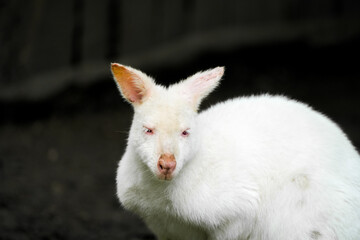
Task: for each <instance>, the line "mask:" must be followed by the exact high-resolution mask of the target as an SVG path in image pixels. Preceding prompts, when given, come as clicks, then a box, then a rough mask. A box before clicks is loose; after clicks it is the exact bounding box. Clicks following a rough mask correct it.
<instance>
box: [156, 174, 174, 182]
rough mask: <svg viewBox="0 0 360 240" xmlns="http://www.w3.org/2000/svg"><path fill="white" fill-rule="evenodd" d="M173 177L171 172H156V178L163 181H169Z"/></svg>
mask: <svg viewBox="0 0 360 240" xmlns="http://www.w3.org/2000/svg"><path fill="white" fill-rule="evenodd" d="M173 177H174V175H173V174H172V173H167V174H162V173H159V174H157V178H158V179H159V180H163V181H170V180H172V179H173Z"/></svg>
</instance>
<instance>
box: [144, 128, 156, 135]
mask: <svg viewBox="0 0 360 240" xmlns="http://www.w3.org/2000/svg"><path fill="white" fill-rule="evenodd" d="M144 129H145V133H146V134H147V135H153V134H154V130H153V129H151V128H148V127H144Z"/></svg>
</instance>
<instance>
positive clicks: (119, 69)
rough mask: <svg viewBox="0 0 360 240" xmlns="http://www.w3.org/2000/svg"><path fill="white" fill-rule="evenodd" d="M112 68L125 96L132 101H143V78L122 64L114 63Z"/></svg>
mask: <svg viewBox="0 0 360 240" xmlns="http://www.w3.org/2000/svg"><path fill="white" fill-rule="evenodd" d="M111 69H112V72H113V74H114V77H115V80H116V82H117V83H118V85H119V86H120V89H121V92H122V93H123V95H124V97H125V98H126V99H127V100H128V101H129V102H131V103H141V101H142V100H143V98H144V96H145V86H144V82H143V80H141V78H140V77H139V76H138V75H137V74H136V73H134V72H133V71H131V70H129V69H127V68H126V67H124V66H122V65H119V64H112V65H111Z"/></svg>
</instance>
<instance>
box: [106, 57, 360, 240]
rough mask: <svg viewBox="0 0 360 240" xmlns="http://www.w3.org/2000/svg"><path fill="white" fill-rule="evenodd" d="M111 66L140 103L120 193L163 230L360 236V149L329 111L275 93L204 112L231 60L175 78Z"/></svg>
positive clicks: (289, 238) (280, 239) (211, 235)
mask: <svg viewBox="0 0 360 240" xmlns="http://www.w3.org/2000/svg"><path fill="white" fill-rule="evenodd" d="M111 68H112V73H113V76H114V78H115V81H116V83H117V85H118V87H119V89H120V92H121V94H122V96H123V97H124V98H125V99H126V100H127V101H129V102H130V103H131V104H132V105H133V107H134V118H133V122H132V125H131V130H130V134H129V139H128V145H127V148H126V151H125V153H124V155H123V157H122V159H121V161H120V164H119V168H118V171H117V195H118V197H119V199H120V202H121V203H122V205H123V206H124V207H125V208H126V209H128V210H130V211H133V212H135V213H136V214H138V215H140V216H141V217H142V218H143V219H144V221H145V222H146V223H147V225H148V227H149V228H150V229H151V230H152V231H153V232H154V233H155V235H156V236H157V238H158V239H169V240H170V239H171V240H176V239H181V240H183V239H185V240H188V239H196V240H201V239H219V240H226V239H244V240H245V239H246V240H307V239H309V240H314V239H317V240H320V239H323V240H335V239H339V240H342V239H347V240H348V239H349V240H350V239H353V240H358V239H360V157H359V154H358V153H357V152H356V150H355V148H354V147H353V145H352V144H351V143H350V141H349V140H348V139H347V137H346V136H345V134H344V133H343V132H342V131H341V130H340V128H339V127H338V126H337V125H336V124H335V123H333V122H332V121H330V120H329V119H328V118H327V117H325V116H324V115H322V114H320V113H318V112H316V111H314V110H312V109H311V108H310V107H309V106H307V105H305V104H302V103H299V102H296V101H294V100H289V99H287V98H285V97H280V96H269V95H262V96H252V97H242V98H235V99H231V100H228V101H226V102H222V103H219V104H216V105H215V106H212V107H210V108H209V109H207V110H205V111H202V112H201V113H198V112H197V110H198V107H199V105H200V102H201V100H202V99H203V98H204V97H205V96H206V95H208V94H209V93H210V92H211V91H212V90H213V89H214V88H215V87H216V86H217V85H218V83H219V81H220V79H221V77H222V75H223V73H224V68H222V67H217V68H214V69H212V70H208V71H205V72H199V73H197V74H195V75H193V76H191V77H189V78H188V79H186V80H184V81H181V82H179V83H177V84H174V85H171V86H170V87H163V86H159V85H156V84H155V82H154V81H153V79H152V78H150V77H148V76H147V75H145V74H144V73H142V72H140V71H138V70H135V69H133V68H131V67H127V66H123V65H119V64H116V63H114V64H112V66H111Z"/></svg>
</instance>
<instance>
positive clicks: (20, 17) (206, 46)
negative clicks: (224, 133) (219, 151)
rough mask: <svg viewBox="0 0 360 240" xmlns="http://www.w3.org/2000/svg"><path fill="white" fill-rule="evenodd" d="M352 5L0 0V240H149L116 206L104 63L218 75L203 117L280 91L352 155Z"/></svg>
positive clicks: (357, 17)
mask: <svg viewBox="0 0 360 240" xmlns="http://www.w3.org/2000/svg"><path fill="white" fill-rule="evenodd" d="M359 43H360V1H358V0H316V1H301V0H251V1H250V0H248V1H245V0H240V1H239V0H228V1H220V0H193V1H191V0H171V1H166V0H147V1H145V0H143V1H140V0H132V1H124V0H122V1H116V0H104V1H85V0H74V1H70V0H65V1H45V0H33V1H20V0H14V1H0V116H1V117H0V239H154V238H153V236H152V235H151V233H150V232H149V231H148V230H147V229H146V227H145V226H144V225H143V223H142V222H141V220H139V219H138V218H137V217H136V216H134V215H132V214H131V213H128V212H125V211H124V210H122V209H121V207H120V204H119V203H118V200H117V199H116V195H115V172H116V167H117V163H118V160H119V159H120V157H121V155H122V153H123V150H124V146H125V144H126V138H127V131H128V129H129V126H130V123H131V115H132V109H131V107H130V106H129V105H128V104H126V103H125V102H124V101H123V100H122V99H121V97H120V96H119V93H118V90H117V89H116V86H115V84H114V82H113V80H112V79H111V74H110V70H109V69H110V62H119V63H122V64H125V65H130V66H133V67H135V68H138V69H140V70H142V71H144V72H146V73H147V74H149V75H151V76H153V77H154V78H155V79H156V80H157V82H159V83H162V84H164V85H168V84H171V83H173V82H176V81H178V80H180V79H184V78H186V77H187V76H189V75H191V74H193V73H195V72H196V71H199V70H205V69H208V68H211V67H215V66H225V67H226V71H225V77H224V80H223V81H222V83H221V86H220V87H219V88H218V89H217V90H216V91H215V92H214V93H213V94H212V95H211V96H210V97H209V98H208V99H207V100H206V101H205V102H204V104H203V105H202V106H203V108H206V107H208V106H210V105H211V104H213V103H215V102H217V101H221V100H225V99H227V98H231V97H235V96H240V95H251V94H261V93H271V94H282V95H287V96H289V97H291V98H295V99H298V100H300V101H303V102H306V103H308V104H310V105H312V106H313V107H314V108H315V109H317V110H319V111H321V112H323V113H325V114H326V115H328V116H329V117H330V118H331V119H333V120H334V121H335V122H337V123H338V124H339V125H340V126H341V127H342V128H343V129H344V131H345V132H346V133H347V134H348V136H349V138H350V139H351V140H352V141H353V143H354V145H355V146H356V147H357V148H359V147H360V124H359V120H360V105H359V104H360V96H359V90H360V84H359V80H360V70H359V67H360V64H359V63H360V61H359V56H360V51H359V48H360V47H359Z"/></svg>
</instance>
